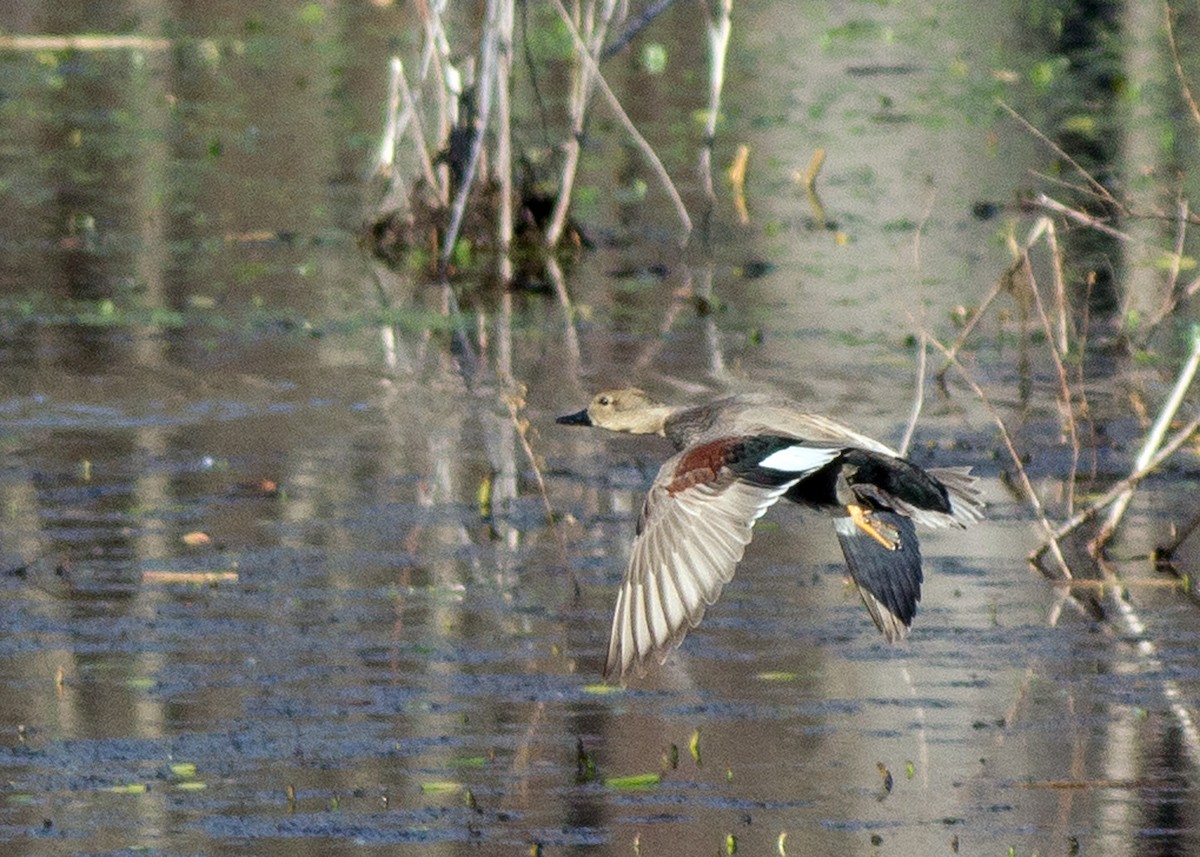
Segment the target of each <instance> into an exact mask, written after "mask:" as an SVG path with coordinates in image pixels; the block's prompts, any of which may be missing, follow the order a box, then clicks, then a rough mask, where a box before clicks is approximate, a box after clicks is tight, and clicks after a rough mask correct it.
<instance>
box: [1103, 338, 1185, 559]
mask: <svg viewBox="0 0 1200 857" xmlns="http://www.w3.org/2000/svg"><path fill="white" fill-rule="evenodd" d="M1198 369H1200V325H1198V326H1196V327H1194V328H1193V330H1192V353H1191V354H1190V355H1189V357H1188V360H1187V363H1185V364H1184V366H1183V369H1182V370H1181V371H1180V373H1179V377H1178V378H1176V379H1175V387H1174V389H1172V390H1171V395H1170V396H1169V397H1168V398H1167V402H1166V404H1165V405H1163V408H1162V410H1161V411H1159V414H1158V418H1157V419H1156V420H1155V421H1154V425H1152V426H1151V427H1150V432H1149V433H1148V434H1147V435H1146V440H1145V442H1144V443H1143V444H1142V448H1141V451H1139V452H1138V456H1137V459H1136V460H1135V461H1134V470H1135V471H1136V470H1142V469H1144V468H1145V467H1146V466H1147V465H1148V464H1149V462H1150V461H1151V460H1152V459H1153V458H1154V455H1155V453H1156V452H1157V451H1158V449H1159V448H1160V447H1161V446H1162V443H1163V438H1164V437H1165V436H1166V434H1167V427H1168V426H1169V425H1170V424H1171V421H1172V420H1173V419H1175V414H1176V413H1177V412H1178V411H1179V406H1180V405H1182V404H1183V397H1184V396H1185V395H1186V394H1187V391H1188V389H1189V388H1190V387H1191V386H1192V381H1193V380H1194V379H1195V377H1196V371H1197V370H1198ZM1132 499H1133V487H1132V486H1131V487H1129V488H1128V489H1127V490H1125V491H1123V492H1122V493H1121V494H1120V496H1118V497H1117V498H1116V501H1115V502H1114V503H1113V505H1112V508H1111V509H1109V513H1108V518H1107V519H1106V520H1105V521H1104V525H1103V526H1102V527H1101V528H1100V532H1099V533H1097V535H1096V537H1095V538H1094V539H1092V541H1091V542H1090V543H1089V545H1088V547H1089V548H1090V549H1091V550H1092V553H1093V555H1096V554H1099V552H1100V551H1102V550H1103V549H1104V545H1105V544H1106V543H1107V542H1108V540H1109V539H1110V538H1112V534H1113V531H1114V530H1116V528H1117V525H1118V524H1119V523H1120V522H1121V518H1122V516H1124V514H1125V510H1126V508H1128V506H1129V501H1130V500H1132Z"/></svg>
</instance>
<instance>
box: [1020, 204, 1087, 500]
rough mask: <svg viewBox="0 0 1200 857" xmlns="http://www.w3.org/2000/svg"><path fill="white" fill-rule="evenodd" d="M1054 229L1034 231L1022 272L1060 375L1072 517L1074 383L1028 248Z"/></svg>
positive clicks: (1046, 223) (1045, 221)
mask: <svg viewBox="0 0 1200 857" xmlns="http://www.w3.org/2000/svg"><path fill="white" fill-rule="evenodd" d="M1049 228H1052V224H1051V223H1050V219H1049V218H1045V217H1043V218H1040V219H1039V221H1038V223H1037V224H1036V225H1035V227H1034V231H1033V233H1031V235H1030V238H1029V240H1028V241H1026V243H1025V247H1024V248H1023V249H1022V250H1021V255H1020V262H1021V267H1022V270H1023V271H1024V273H1025V282H1026V285H1027V286H1028V287H1029V290H1030V291H1031V292H1032V293H1033V303H1034V306H1035V307H1036V308H1037V312H1038V318H1039V319H1040V320H1041V323H1042V330H1043V331H1044V332H1045V334H1046V344H1047V345H1048V346H1049V348H1050V356H1051V357H1052V358H1053V362H1054V370H1055V372H1056V374H1057V375H1058V387H1059V394H1060V395H1061V397H1062V398H1061V401H1060V404H1061V410H1062V418H1063V423H1064V424H1065V427H1066V431H1067V440H1068V441H1069V442H1070V444H1071V471H1070V473H1069V474H1068V477H1067V503H1066V505H1067V514H1068V515H1069V514H1071V513H1072V512H1073V511H1074V510H1075V474H1076V472H1077V471H1078V469H1079V435H1078V433H1077V431H1076V427H1075V408H1074V403H1073V396H1072V394H1071V382H1070V381H1069V380H1068V379H1067V369H1066V366H1064V365H1063V360H1062V354H1060V353H1059V350H1058V346H1057V344H1056V341H1055V336H1054V330H1053V326H1052V324H1051V322H1050V318H1049V316H1048V315H1047V314H1046V307H1045V306H1044V305H1043V303H1042V294H1041V290H1040V289H1039V288H1038V284H1037V278H1036V277H1035V276H1034V273H1033V263H1032V262H1031V261H1030V259H1029V247H1030V245H1031V244H1032V243H1033V241H1035V240H1036V239H1037V237H1038V236H1040V235H1041V234H1043V233H1044V232H1045V231H1046V230H1047V229H1049Z"/></svg>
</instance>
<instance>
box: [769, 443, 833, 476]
mask: <svg viewBox="0 0 1200 857" xmlns="http://www.w3.org/2000/svg"><path fill="white" fill-rule="evenodd" d="M840 452H841V450H840V449H836V448H834V449H830V448H828V447H811V446H799V445H797V446H785V447H784V448H783V449H778V450H776V451H775V452H772V453H771V454H770V455H768V456H767V457H766V458H764V459H763V460H762V461H760V462H758V466H759V467H765V468H767V470H777V471H779V472H780V473H811V472H812V471H814V470H817V469H819V468H821V467H824V466H825V465H826V464H828V463H829V462H831V461H833V459H835V458H837V456H838V454H839V453H840Z"/></svg>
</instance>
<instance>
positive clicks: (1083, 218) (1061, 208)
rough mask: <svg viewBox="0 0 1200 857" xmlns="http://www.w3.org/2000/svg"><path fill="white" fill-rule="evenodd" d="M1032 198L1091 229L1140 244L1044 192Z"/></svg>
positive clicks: (1043, 206)
mask: <svg viewBox="0 0 1200 857" xmlns="http://www.w3.org/2000/svg"><path fill="white" fill-rule="evenodd" d="M1033 199H1034V202H1036V203H1037V204H1038V205H1040V206H1041V207H1042V208H1048V209H1050V210H1051V211H1053V212H1056V213H1058V214H1061V215H1063V216H1065V217H1067V218H1069V219H1071V220H1074V221H1075V222H1076V223H1082V224H1083V225H1084V226H1089V227H1091V228H1092V229H1095V230H1096V231H1097V232H1103V233H1104V234H1105V235H1111V236H1112V237H1113V238H1116V239H1117V240H1119V241H1128V242H1130V243H1132V244H1140V243H1141V242H1140V241H1138V240H1137V239H1135V238H1134V237H1133V236H1131V235H1129V234H1127V233H1125V232H1122V231H1121V230H1120V229H1114V228H1113V227H1111V226H1109V225H1108V224H1107V223H1104V222H1103V221H1101V220H1097V219H1096V218H1094V217H1092V216H1091V215H1090V214H1085V213H1084V212H1082V211H1079V210H1078V209H1076V208H1071V207H1070V206H1067V205H1063V204H1062V203H1061V202H1059V201H1058V200H1056V199H1052V198H1050V197H1048V196H1046V194H1044V193H1039V194H1038V195H1037V196H1035V197H1034V198H1033Z"/></svg>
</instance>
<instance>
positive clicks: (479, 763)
mask: <svg viewBox="0 0 1200 857" xmlns="http://www.w3.org/2000/svg"><path fill="white" fill-rule="evenodd" d="M487 763H488V759H487V756H463V757H462V758H459V759H451V760H450V761H448V762H447V763H446V765H447V766H448V767H451V768H486V767H487Z"/></svg>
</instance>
